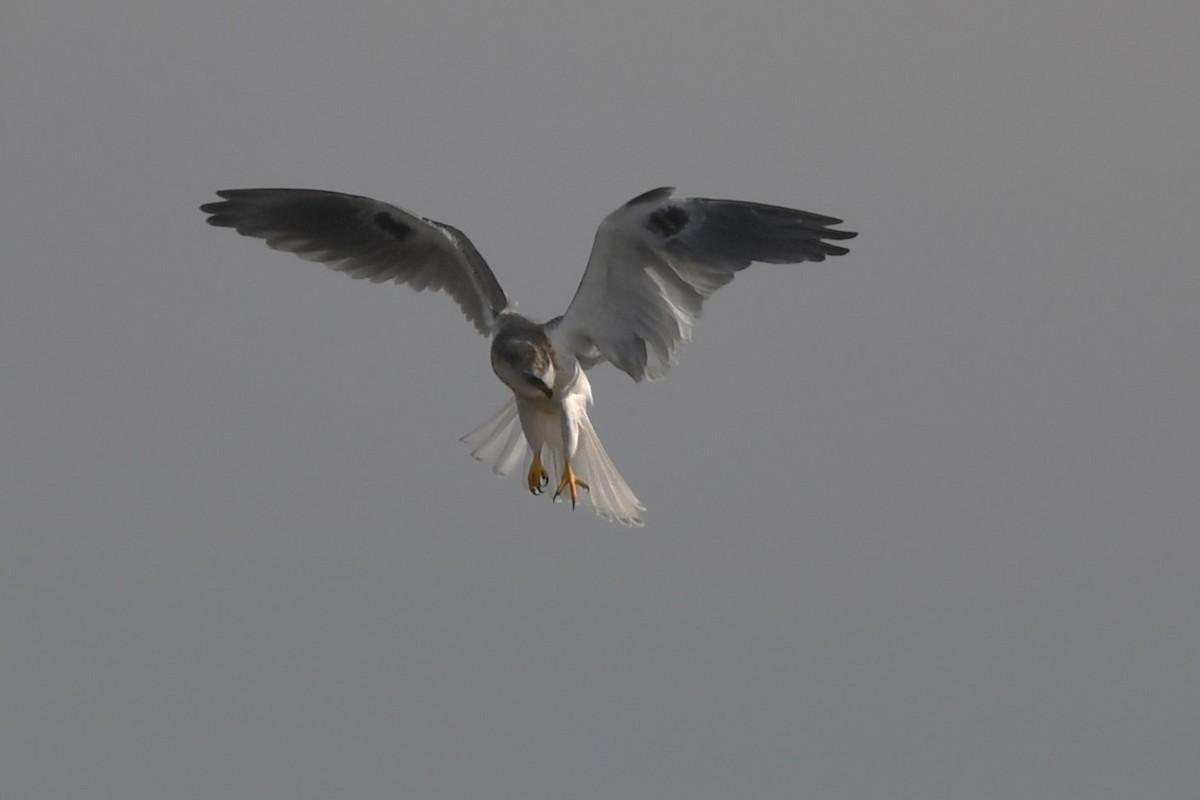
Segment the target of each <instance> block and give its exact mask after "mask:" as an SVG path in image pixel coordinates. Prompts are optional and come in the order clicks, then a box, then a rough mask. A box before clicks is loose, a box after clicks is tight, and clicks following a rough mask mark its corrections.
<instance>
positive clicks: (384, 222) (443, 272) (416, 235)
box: [200, 189, 508, 335]
mask: <svg viewBox="0 0 1200 800" xmlns="http://www.w3.org/2000/svg"><path fill="white" fill-rule="evenodd" d="M217 196H219V197H221V198H224V199H223V200H222V201H220V202H214V203H206V204H205V205H202V206H200V210H201V211H204V212H205V213H207V214H210V215H211V216H210V217H209V218H208V222H209V224H210V225H216V226H218V227H223V228H233V229H234V230H236V231H237V232H238V233H240V234H242V235H244V236H254V237H257V238H259V239H264V240H265V241H266V243H267V244H268V245H269V246H271V247H273V248H275V249H276V250H285V251H287V252H289V253H295V254H296V255H298V256H300V257H301V258H306V259H308V260H310V261H320V262H322V263H323V264H325V265H326V266H328V267H329V268H330V269H335V270H338V271H339V272H345V273H346V274H348V275H349V276H350V277H352V278H368V279H370V280H371V281H373V282H375V283H382V282H383V281H395V282H396V283H407V284H408V285H409V286H411V287H412V288H413V289H415V290H416V291H421V290H423V289H443V290H445V292H446V293H447V294H449V295H450V296H451V297H453V298H454V300H455V302H457V303H458V305H459V306H461V307H462V310H463V312H464V313H465V314H466V315H467V319H469V320H471V322H473V323H474V324H475V327H476V329H478V330H479V332H480V333H482V334H484V335H487V334H488V333H490V332H491V330H492V328H493V326H494V325H495V322H496V315H497V314H499V313H500V311H502V310H503V309H504V308H506V307H507V306H508V300H507V298H506V297H505V296H504V290H503V289H501V288H500V284H499V283H498V282H497V281H496V277H495V276H494V275H493V274H492V271H491V269H489V268H488V265H487V262H486V261H484V260H483V256H481V255H480V254H479V251H478V250H476V249H475V246H474V245H473V244H471V241H470V240H469V239H467V237H466V236H464V235H463V233H462V232H461V231H459V230H458V229H457V228H453V227H451V226H449V225H445V224H443V223H441V222H435V221H434V220H431V219H423V218H421V217H417V216H414V215H413V214H410V213H408V212H407V211H403V210H401V209H399V208H396V207H395V206H392V205H388V204H387V203H381V202H379V201H378V200H372V199H370V198H369V197H358V196H356V195H351V194H341V193H340V192H324V191H317V190H314V189H228V190H225V191H221V192H217Z"/></svg>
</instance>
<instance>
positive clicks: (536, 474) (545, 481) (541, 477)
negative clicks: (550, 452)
mask: <svg viewBox="0 0 1200 800" xmlns="http://www.w3.org/2000/svg"><path fill="white" fill-rule="evenodd" d="M526 483H527V485H528V486H529V491H530V492H531V493H533V494H541V493H542V492H544V491H546V487H547V486H549V485H550V473H548V472H546V468H545V467H543V466H542V454H541V453H534V454H533V463H532V464H530V465H529V477H528V478H527V479H526Z"/></svg>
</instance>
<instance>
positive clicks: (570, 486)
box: [554, 461, 591, 508]
mask: <svg viewBox="0 0 1200 800" xmlns="http://www.w3.org/2000/svg"><path fill="white" fill-rule="evenodd" d="M580 489H587V490H588V491H589V492H590V491H591V488H590V487H589V486H588V485H587V484H586V483H584V482H583V481H581V480H579V478H577V477H576V476H575V470H573V469H571V462H570V461H567V467H566V469H564V470H563V474H562V480H560V481H559V482H558V488H557V489H555V490H554V499H555V500H557V499H558V496H559V495H560V494H562V493H563V492H564V491H566V492H567V494H568V495H569V496H570V498H571V508H574V507H575V503H576V502H577V501H578V500H579V490H580Z"/></svg>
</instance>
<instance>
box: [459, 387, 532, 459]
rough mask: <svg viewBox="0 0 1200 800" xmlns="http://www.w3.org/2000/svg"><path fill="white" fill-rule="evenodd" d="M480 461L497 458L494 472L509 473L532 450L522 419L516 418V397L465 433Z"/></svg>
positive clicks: (463, 439)
mask: <svg viewBox="0 0 1200 800" xmlns="http://www.w3.org/2000/svg"><path fill="white" fill-rule="evenodd" d="M462 441H463V442H466V444H467V445H468V446H469V447H473V448H474V449H473V450H472V451H471V457H472V458H474V459H475V460H477V461H494V462H495V465H494V466H493V467H492V472H495V473H496V474H497V475H507V474H508V473H510V472H512V471H513V468H514V467H516V466H517V463H518V462H520V461H521V459H522V458H523V457H524V456H525V454H526V453H528V452H529V446H528V445H527V444H526V443H525V434H524V433H523V432H522V431H521V421H520V420H519V419H518V418H517V401H516V400H515V399H511V400H509V401H508V402H507V403H505V404H504V408H502V409H500V411H498V412H497V413H496V414H495V416H493V417H492V418H491V419H489V420H488V421H487V422H485V423H483V424H482V425H480V426H479V427H478V428H476V429H475V430H473V431H471V432H470V433H468V434H467V435H466V436H464V437H462Z"/></svg>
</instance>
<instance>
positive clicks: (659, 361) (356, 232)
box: [201, 189, 855, 525]
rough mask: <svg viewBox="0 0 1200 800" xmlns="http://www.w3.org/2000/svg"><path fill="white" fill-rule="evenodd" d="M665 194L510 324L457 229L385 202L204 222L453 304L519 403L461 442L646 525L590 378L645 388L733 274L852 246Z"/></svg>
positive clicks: (804, 215) (817, 232)
mask: <svg viewBox="0 0 1200 800" xmlns="http://www.w3.org/2000/svg"><path fill="white" fill-rule="evenodd" d="M671 193H672V190H671V189H655V190H653V191H650V192H647V193H645V194H643V195H639V196H638V197H635V198H634V199H633V200H630V201H629V202H628V203H626V204H625V205H623V206H621V207H620V208H618V209H617V210H616V211H614V212H613V213H612V214H610V215H609V216H608V217H607V218H605V220H604V222H603V223H602V224H601V225H600V228H599V230H598V231H597V233H596V241H595V243H594V244H593V247H592V254H591V256H590V258H589V259H588V265H587V268H586V270H585V271H584V275H583V280H582V281H581V283H580V285H579V289H578V290H577V291H576V294H575V298H574V299H573V300H572V301H571V304H570V306H568V308H567V311H566V312H565V313H564V314H563V315H562V316H560V317H555V318H554V319H552V320H550V321H549V322H546V323H538V322H535V321H533V320H531V319H528V318H526V317H524V316H522V315H520V314H518V313H516V311H515V310H514V309H513V308H512V306H511V304H510V303H509V301H508V299H507V297H506V296H505V294H504V291H503V290H502V289H501V288H500V284H499V283H498V282H497V281H496V279H495V276H494V275H493V274H492V272H491V270H490V269H489V268H488V266H487V263H486V262H485V261H484V260H483V257H482V256H480V255H479V253H478V251H477V250H476V249H475V247H474V246H473V245H472V244H471V242H470V241H469V240H468V239H467V238H466V236H464V235H463V234H462V233H461V232H460V231H458V230H457V229H455V228H453V227H451V226H449V225H445V224H443V223H440V222H435V221H433V220H428V219H423V218H420V217H416V216H414V215H412V214H409V213H408V212H405V211H402V210H400V209H399V208H396V207H394V206H391V205H388V204H386V203H381V202H379V201H377V200H371V199H369V198H365V197H358V196H355V195H346V194H340V193H337V192H325V191H317V190H309V189H235V190H229V191H222V192H218V195H220V196H221V197H222V198H224V199H223V201H221V202H215V203H208V204H206V205H204V206H202V207H201V208H202V210H204V211H205V212H207V213H209V214H210V215H211V216H210V217H209V220H208V221H209V223H211V224H213V225H217V226H221V227H230V228H234V229H236V230H237V231H238V232H239V233H242V234H244V235H247V236H255V237H258V238H262V239H265V240H266V242H267V244H268V245H270V246H271V247H274V248H276V249H279V250H286V251H290V252H293V253H296V254H297V255H299V256H301V257H303V258H307V259H310V260H315V261H320V262H323V263H325V264H327V265H328V266H329V267H331V268H333V269H336V270H339V271H343V272H346V273H348V274H350V275H351V276H352V277H355V278H368V279H370V280H372V281H375V282H381V281H395V282H397V283H407V284H409V285H410V286H411V287H413V288H414V289H417V290H420V289H425V288H433V289H443V290H445V291H446V292H447V293H448V294H450V295H451V296H452V297H453V298H454V300H455V301H456V302H458V304H459V306H460V307H461V308H462V309H463V311H464V313H465V314H466V315H467V318H468V319H470V320H471V321H472V322H473V323H474V324H475V327H476V328H477V329H478V330H479V331H480V332H481V333H484V334H491V335H492V350H491V360H492V369H493V370H494V371H495V373H496V376H497V377H498V378H499V379H500V380H501V381H502V382H503V383H504V384H505V385H506V386H508V387H509V389H511V390H512V395H513V396H512V399H511V400H510V401H509V402H508V403H507V404H506V405H505V406H504V408H503V409H501V410H500V412H499V413H497V414H496V415H495V416H494V417H492V419H490V420H488V422H486V423H484V424H483V425H482V426H480V427H479V428H477V429H476V430H475V431H473V432H472V433H470V434H468V435H467V436H465V437H463V441H465V442H467V443H468V444H469V445H470V446H471V447H472V448H473V450H472V455H473V456H474V457H475V458H477V459H479V460H484V461H492V462H494V464H495V467H494V469H495V471H496V472H497V473H500V474H507V473H508V472H511V471H512V470H513V469H514V468H515V467H516V466H517V464H518V463H519V462H520V461H521V460H522V459H523V458H524V457H525V456H526V455H527V454H531V456H532V457H531V460H530V462H529V468H528V477H527V486H528V488H529V490H530V491H531V492H533V493H534V494H540V493H542V492H543V491H545V490H546V489H547V488H548V487H549V483H550V480H551V475H553V476H554V480H555V481H556V484H555V491H554V497H555V498H556V499H557V498H559V497H563V498H566V499H569V500H570V501H571V504H572V506H574V505H575V504H576V503H577V502H580V501H582V502H586V503H588V504H590V505H591V506H592V508H593V509H594V510H595V511H596V512H597V513H598V514H600V516H602V517H605V518H606V519H612V520H615V521H617V522H621V523H622V524H626V525H640V524H642V516H641V512H642V511H644V510H645V507H644V506H643V505H642V503H641V502H640V501H639V500H638V498H637V496H636V495H635V494H634V493H633V491H632V490H631V489H630V488H629V485H628V484H627V483H626V482H625V480H624V479H623V478H622V477H621V475H620V473H618V472H617V470H616V468H615V467H614V466H613V463H612V461H611V459H609V457H608V454H607V453H606V452H605V450H604V447H603V446H602V445H601V444H600V439H599V437H598V436H597V435H596V431H595V429H594V428H593V427H592V423H591V421H590V419H589V418H588V414H587V408H588V406H589V405H590V404H591V402H592V389H591V384H590V382H589V381H588V377H587V370H588V369H590V368H591V367H593V366H595V365H597V364H599V363H602V362H604V361H608V362H611V363H612V364H614V365H615V366H616V367H617V368H618V369H621V370H622V371H624V372H626V373H628V374H629V375H630V376H631V377H632V378H633V379H634V380H637V381H641V380H643V379H645V378H649V379H651V380H654V379H656V378H660V377H662V376H663V375H664V374H665V373H666V372H667V370H668V369H669V368H670V367H671V365H672V364H674V363H675V361H676V359H677V356H678V351H679V348H680V347H681V346H682V344H683V343H684V342H686V341H688V340H689V339H690V338H691V332H692V327H693V325H694V324H695V322H696V319H697V318H698V317H699V315H700V311H701V306H702V303H703V301H704V300H705V299H707V298H708V297H709V296H710V295H712V293H713V292H715V291H716V290H717V289H718V288H720V287H721V286H723V285H725V284H726V283H728V282H729V281H730V280H732V279H733V276H734V273H736V272H738V271H740V270H741V269H744V268H745V267H746V266H748V265H749V264H750V263H751V262H753V261H764V262H770V263H796V262H800V261H822V260H824V259H825V257H826V256H830V255H841V254H844V253H845V252H846V249H845V248H844V247H840V246H838V245H834V244H831V243H829V242H827V241H824V240H826V239H834V240H836V239H848V238H851V237H853V236H854V235H855V234H854V233H851V232H849V231H840V230H833V229H831V228H829V227H828V226H830V225H836V224H838V223H840V222H841V220H838V219H834V218H832V217H825V216H821V215H817V214H810V213H808V212H804V211H795V210H792V209H787V208H780V207H777V206H767V205H762V204H758V203H745V202H739V201H732V200H708V199H703V198H685V199H678V200H672V199H670V197H671ZM543 459H545V461H544V460H543ZM546 461H548V462H549V463H548V464H547V463H545V462H546ZM547 466H548V467H549V472H548V471H547Z"/></svg>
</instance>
